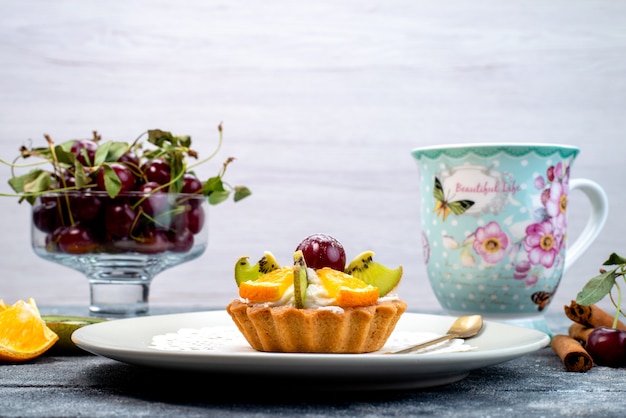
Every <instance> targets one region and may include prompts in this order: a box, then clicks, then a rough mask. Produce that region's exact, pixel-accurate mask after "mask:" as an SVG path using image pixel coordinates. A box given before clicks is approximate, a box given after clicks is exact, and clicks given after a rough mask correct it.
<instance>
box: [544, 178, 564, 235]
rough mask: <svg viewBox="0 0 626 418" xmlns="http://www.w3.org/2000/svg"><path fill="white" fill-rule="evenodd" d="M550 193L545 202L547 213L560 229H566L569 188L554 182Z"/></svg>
mask: <svg viewBox="0 0 626 418" xmlns="http://www.w3.org/2000/svg"><path fill="white" fill-rule="evenodd" d="M549 190H550V194H549V197H548V200H547V201H546V202H545V207H546V213H547V215H548V216H549V217H550V218H552V222H553V223H554V225H555V226H556V228H557V229H558V230H559V231H565V227H566V226H567V222H566V218H565V212H566V210H567V188H566V185H565V184H563V183H559V182H554V183H552V185H551V186H550V189H549Z"/></svg>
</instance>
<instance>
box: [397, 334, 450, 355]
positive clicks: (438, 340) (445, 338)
mask: <svg viewBox="0 0 626 418" xmlns="http://www.w3.org/2000/svg"><path fill="white" fill-rule="evenodd" d="M457 337H458V335H457V334H446V335H444V336H442V337H439V338H435V339H434V340H430V341H426V342H423V343H420V344H416V345H413V346H411V347H407V348H403V349H402V350H397V351H389V352H388V353H385V354H408V353H412V352H414V351H417V350H419V349H422V348H424V347H428V346H431V345H433V344H437V343H442V342H444V341H448V340H451V339H453V338H457Z"/></svg>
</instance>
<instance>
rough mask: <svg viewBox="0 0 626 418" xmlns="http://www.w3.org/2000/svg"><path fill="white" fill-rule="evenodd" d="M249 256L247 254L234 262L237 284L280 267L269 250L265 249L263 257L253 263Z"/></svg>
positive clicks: (254, 278)
mask: <svg viewBox="0 0 626 418" xmlns="http://www.w3.org/2000/svg"><path fill="white" fill-rule="evenodd" d="M249 258H250V257H249V256H243V257H240V258H239V260H237V263H235V281H236V282H237V286H239V285H240V284H241V283H243V282H247V281H248V280H256V279H258V278H259V277H261V276H262V275H264V274H266V273H269V272H270V271H273V270H276V269H277V268H279V267H280V264H278V261H277V260H276V257H274V255H273V254H272V253H271V252H269V251H265V252H264V253H263V257H261V259H260V260H259V261H257V262H256V264H254V265H252V264H250V262H249V261H248V259H249Z"/></svg>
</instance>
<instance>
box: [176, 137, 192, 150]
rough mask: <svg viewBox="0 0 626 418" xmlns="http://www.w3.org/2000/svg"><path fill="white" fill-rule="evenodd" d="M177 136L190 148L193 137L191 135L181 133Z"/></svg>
mask: <svg viewBox="0 0 626 418" xmlns="http://www.w3.org/2000/svg"><path fill="white" fill-rule="evenodd" d="M176 138H177V139H178V142H179V143H180V145H182V146H183V147H186V148H189V147H190V146H191V137H190V136H189V135H179V136H177V137H176Z"/></svg>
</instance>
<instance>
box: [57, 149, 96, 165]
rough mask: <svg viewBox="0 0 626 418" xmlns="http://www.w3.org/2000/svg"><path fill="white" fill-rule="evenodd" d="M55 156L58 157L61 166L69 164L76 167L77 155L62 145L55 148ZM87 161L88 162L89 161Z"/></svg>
mask: <svg viewBox="0 0 626 418" xmlns="http://www.w3.org/2000/svg"><path fill="white" fill-rule="evenodd" d="M86 152H87V151H85V158H86V157H87V154H86ZM54 154H55V155H56V158H57V161H58V162H59V163H61V164H67V165H70V166H73V165H74V161H75V160H76V155H74V153H73V152H72V151H70V150H67V149H66V148H65V147H64V146H62V145H57V146H56V147H54ZM85 161H88V160H87V159H86V160H85Z"/></svg>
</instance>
